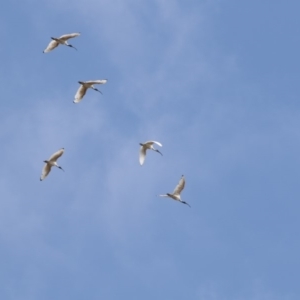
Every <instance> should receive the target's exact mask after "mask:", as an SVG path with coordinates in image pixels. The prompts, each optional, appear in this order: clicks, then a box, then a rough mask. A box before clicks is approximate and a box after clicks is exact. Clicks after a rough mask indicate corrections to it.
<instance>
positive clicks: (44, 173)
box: [40, 148, 65, 181]
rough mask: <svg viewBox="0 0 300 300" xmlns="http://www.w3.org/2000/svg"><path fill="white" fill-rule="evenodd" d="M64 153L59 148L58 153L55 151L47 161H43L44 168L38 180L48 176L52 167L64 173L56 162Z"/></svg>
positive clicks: (62, 149)
mask: <svg viewBox="0 0 300 300" xmlns="http://www.w3.org/2000/svg"><path fill="white" fill-rule="evenodd" d="M64 151H65V149H64V148H61V149H59V150H58V151H56V152H55V153H54V154H52V155H51V156H50V158H49V159H48V160H44V163H45V166H44V168H43V171H42V175H41V178H40V180H41V181H42V180H43V179H45V178H46V177H47V176H48V174H49V173H50V171H51V168H52V167H57V168H59V169H61V170H62V171H64V169H63V168H62V167H61V166H59V165H58V164H57V162H56V161H57V160H58V159H59V158H60V157H61V156H62V155H63V154H64Z"/></svg>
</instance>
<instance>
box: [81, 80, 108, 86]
mask: <svg viewBox="0 0 300 300" xmlns="http://www.w3.org/2000/svg"><path fill="white" fill-rule="evenodd" d="M106 82H107V79H100V80H89V81H85V82H84V83H87V84H89V85H92V84H105V83H106Z"/></svg>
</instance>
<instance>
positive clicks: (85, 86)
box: [73, 79, 107, 103]
mask: <svg viewBox="0 0 300 300" xmlns="http://www.w3.org/2000/svg"><path fill="white" fill-rule="evenodd" d="M106 82H107V79H101V80H90V81H78V83H79V84H80V87H79V89H78V90H77V93H76V95H75V100H74V101H73V102H74V103H79V102H80V101H81V100H82V98H83V96H84V95H85V93H86V91H87V89H89V88H90V89H93V90H94V91H97V92H99V93H100V94H102V93H101V91H99V90H98V89H96V88H95V87H94V84H105V83H106Z"/></svg>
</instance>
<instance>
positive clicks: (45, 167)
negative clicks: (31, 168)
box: [40, 163, 51, 180]
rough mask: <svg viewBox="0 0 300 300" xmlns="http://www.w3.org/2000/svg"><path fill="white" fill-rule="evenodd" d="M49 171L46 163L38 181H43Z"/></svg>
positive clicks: (49, 167)
mask: <svg viewBox="0 0 300 300" xmlns="http://www.w3.org/2000/svg"><path fill="white" fill-rule="evenodd" d="M50 170H51V166H50V165H49V164H47V163H46V164H45V165H44V168H43V170H42V175H41V178H40V180H43V179H45V178H46V177H47V176H48V174H49V173H50Z"/></svg>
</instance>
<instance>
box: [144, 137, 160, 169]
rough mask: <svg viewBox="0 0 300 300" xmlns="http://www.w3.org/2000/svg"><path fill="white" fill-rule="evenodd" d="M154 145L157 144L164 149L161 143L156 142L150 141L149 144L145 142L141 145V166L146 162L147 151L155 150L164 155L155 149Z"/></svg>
mask: <svg viewBox="0 0 300 300" xmlns="http://www.w3.org/2000/svg"><path fill="white" fill-rule="evenodd" d="M153 144H156V145H158V146H160V147H162V144H161V143H159V142H155V141H148V142H145V143H140V145H141V148H140V156H139V160H140V164H141V165H143V163H144V161H145V157H146V151H147V150H153V151H155V152H158V153H160V154H161V155H162V153H161V152H160V151H159V150H157V149H155V148H154V146H153Z"/></svg>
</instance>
